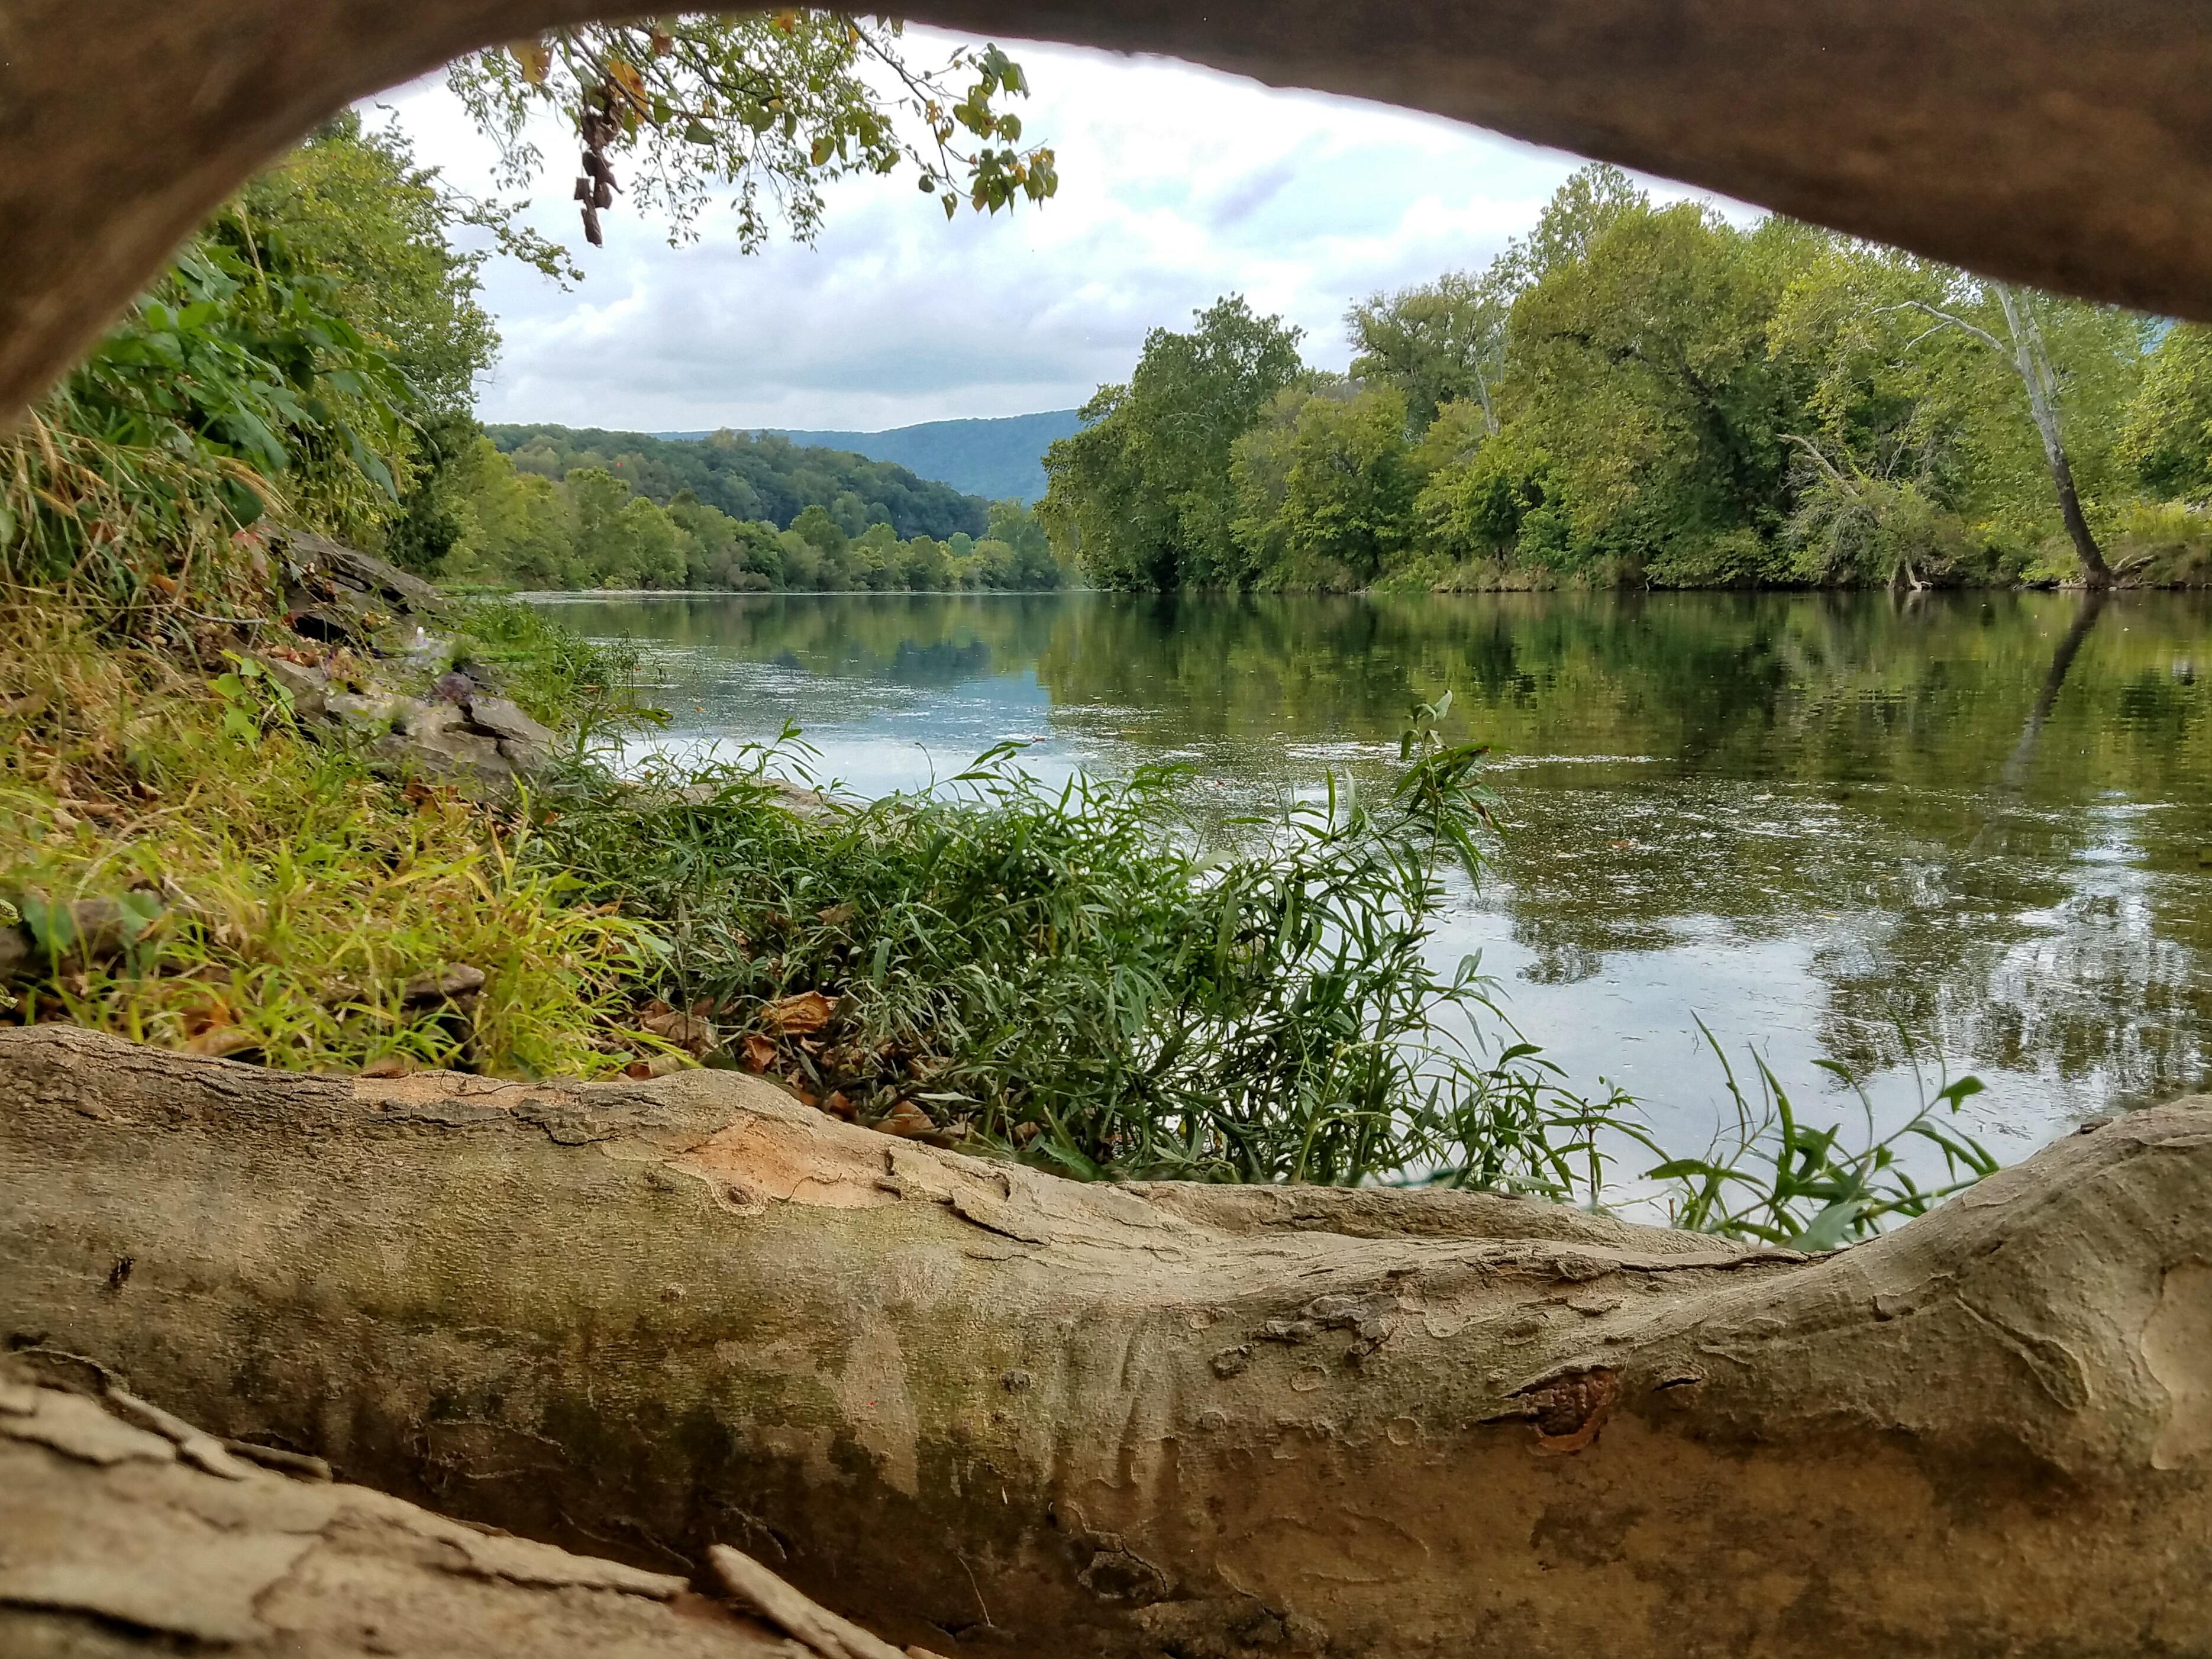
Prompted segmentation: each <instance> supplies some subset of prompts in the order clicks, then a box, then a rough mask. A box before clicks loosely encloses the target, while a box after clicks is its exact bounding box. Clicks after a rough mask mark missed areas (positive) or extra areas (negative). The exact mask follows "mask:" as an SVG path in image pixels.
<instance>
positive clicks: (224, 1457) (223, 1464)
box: [106, 1383, 246, 1480]
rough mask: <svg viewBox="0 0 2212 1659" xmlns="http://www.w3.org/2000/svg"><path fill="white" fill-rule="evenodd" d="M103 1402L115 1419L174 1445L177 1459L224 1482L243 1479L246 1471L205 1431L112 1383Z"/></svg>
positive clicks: (220, 1443) (218, 1441) (219, 1442)
mask: <svg viewBox="0 0 2212 1659" xmlns="http://www.w3.org/2000/svg"><path fill="white" fill-rule="evenodd" d="M106 1401H107V1403H108V1405H109V1406H111V1407H113V1408H114V1411H115V1414H116V1415H117V1416H118V1417H122V1418H126V1419H129V1420H130V1421H131V1422H133V1423H135V1424H137V1425H138V1426H139V1427H140V1428H142V1429H151V1430H152V1431H154V1432H155V1434H158V1435H160V1436H161V1438H162V1439H164V1440H167V1441H168V1442H170V1443H172V1444H173V1445H174V1446H175V1447H176V1449H177V1455H179V1457H182V1458H183V1459H184V1460H185V1462H187V1463H190V1464H191V1466H192V1467H193V1468H196V1469H203V1470H205V1471H206V1472H207V1473H208V1474H214V1475H220V1476H222V1479H224V1480H245V1479H246V1471H245V1470H244V1469H242V1468H240V1467H239V1466H238V1462H237V1460H236V1459H235V1458H234V1457H232V1456H231V1455H230V1454H229V1453H228V1452H227V1451H225V1450H224V1449H222V1442H221V1441H220V1440H217V1439H216V1437H214V1436H213V1435H211V1434H210V1433H208V1432H207V1431H206V1430H204V1429H196V1428H194V1427H193V1426H192V1425H191V1424H189V1423H187V1422H185V1419H183V1418H181V1417H178V1416H176V1415H174V1414H173V1413H169V1412H165V1411H163V1410H162V1409H161V1407H159V1406H156V1405H154V1404H152V1403H151V1402H149V1401H144V1400H141V1399H140V1398H139V1397H138V1396H137V1395H135V1394H126V1393H125V1392H124V1391H123V1390H122V1389H118V1388H117V1387H115V1386H114V1384H112V1383H110V1384H109V1385H108V1388H107V1392H106Z"/></svg>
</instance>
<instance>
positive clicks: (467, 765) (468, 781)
mask: <svg viewBox="0 0 2212 1659" xmlns="http://www.w3.org/2000/svg"><path fill="white" fill-rule="evenodd" d="M371 763H372V764H373V765H374V768H375V769H376V770H377V771H379V772H380V773H382V774H384V775H386V776H392V777H398V778H404V779H412V778H428V779H430V780H431V781H434V782H439V783H451V784H453V785H455V786H456V787H459V788H460V789H462V790H463V791H464V792H465V793H472V794H475V795H478V796H488V795H499V796H503V795H505V794H506V793H507V792H508V791H510V790H512V789H513V787H514V773H513V769H512V768H510V767H509V766H508V765H507V759H506V757H504V756H502V755H501V753H500V752H499V741H498V739H497V738H486V737H479V736H477V734H476V733H474V732H468V731H465V730H463V729H462V728H461V727H459V726H451V727H448V728H447V730H445V731H442V732H421V733H408V732H392V733H390V734H389V735H388V736H386V737H385V738H381V739H380V741H379V742H378V743H377V745H376V747H375V749H374V750H372V751H371Z"/></svg>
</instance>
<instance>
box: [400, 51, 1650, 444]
mask: <svg viewBox="0 0 2212 1659" xmlns="http://www.w3.org/2000/svg"><path fill="white" fill-rule="evenodd" d="M908 39H909V41H910V43H911V44H913V45H914V46H915V47H916V49H917V52H918V53H919V54H920V55H923V56H928V55H930V54H933V53H937V54H941V53H942V52H944V51H945V50H946V49H948V48H949V46H950V45H951V40H950V37H944V36H936V35H933V34H932V33H931V32H929V31H925V30H919V29H917V30H914V31H911V32H910V33H909V36H908ZM1010 49H1012V50H1013V51H1014V55H1015V56H1016V57H1017V58H1018V59H1019V60H1020V62H1021V63H1022V64H1023V66H1024V69H1025V70H1027V71H1028V74H1029V78H1030V86H1031V88H1033V91H1032V95H1031V96H1030V99H1029V100H1027V102H1026V104H1024V105H1022V106H1019V107H1020V110H1021V113H1022V118H1023V125H1024V129H1025V132H1024V137H1026V138H1029V139H1033V140H1040V141H1042V142H1045V143H1050V144H1051V145H1053V147H1054V149H1055V150H1056V151H1057V153H1058V155H1059V158H1060V180H1061V182H1060V194H1059V195H1058V196H1057V197H1054V199H1053V200H1051V201H1050V202H1048V203H1047V204H1044V205H1043V206H1042V208H1035V207H1030V206H1027V205H1024V207H1022V208H1021V209H1019V210H1018V211H1017V212H1015V213H1014V215H1013V216H1012V218H1011V220H1010V219H1009V217H1008V216H1007V215H1006V214H1004V213H1001V214H999V215H998V216H995V217H978V216H975V215H972V214H969V213H968V212H967V211H965V210H963V212H962V213H961V216H960V217H959V218H958V220H957V222H951V223H948V222H946V221H945V216H944V214H943V212H942V211H941V210H939V209H938V208H937V206H936V205H935V204H934V203H933V201H932V200H931V199H930V198H929V197H924V196H921V195H920V194H918V193H917V192H916V191H915V187H914V183H913V180H912V179H911V178H909V177H908V176H906V175H904V174H900V175H897V176H895V177H893V178H890V179H866V180H851V181H848V182H847V183H845V184H843V185H839V186H837V187H836V189H835V190H834V191H831V192H830V193H829V197H828V201H829V212H828V215H827V223H826V225H825V226H824V228H823V234H822V235H821V238H820V240H819V241H818V242H817V245H816V246H813V247H811V248H806V247H799V246H792V245H791V244H789V243H788V242H783V243H781V244H779V245H777V246H774V247H772V248H771V249H769V251H768V252H765V253H763V254H758V255H751V256H747V255H742V254H740V253H739V252H738V249H737V244H736V239H735V237H734V235H733V234H732V233H731V231H730V229H729V227H728V222H727V221H726V220H725V219H721V218H720V217H718V216H715V215H713V214H709V215H708V216H707V217H705V218H704V219H703V220H702V223H701V226H700V229H701V232H702V234H701V236H700V239H699V240H698V241H696V243H692V244H689V245H687V246H682V247H678V248H671V247H670V246H667V242H666V240H665V226H664V225H662V224H660V223H659V222H650V221H641V220H640V219H639V218H636V217H634V216H628V215H627V214H626V213H625V211H624V210H623V208H622V207H621V206H620V205H619V204H618V205H617V208H616V210H614V211H613V212H612V213H611V214H609V215H608V216H607V246H605V248H603V249H599V248H592V247H589V246H585V245H584V244H583V242H582V240H581V237H580V234H579V232H578V227H577V224H576V219H575V214H574V209H573V208H572V207H571V206H569V205H568V202H567V197H568V181H569V173H570V171H571V170H572V169H571V166H570V161H569V157H568V150H569V149H570V148H571V144H570V143H568V142H566V141H564V140H562V137H561V136H560V135H559V133H558V132H557V131H549V133H548V134H547V135H546V137H545V140H544V143H542V148H543V149H544V151H545V153H546V154H547V155H548V156H549V157H551V158H552V161H551V166H552V168H553V170H554V173H555V174H556V175H557V176H552V177H549V178H547V179H543V180H541V181H540V182H539V183H538V185H537V186H536V188H535V189H534V191H532V195H533V197H534V200H535V203H536V206H535V207H534V208H533V210H532V215H531V217H532V220H533V221H534V222H536V223H537V224H538V226H539V228H542V229H544V231H546V232H547V233H548V234H552V235H555V236H557V237H559V238H561V239H562V240H565V241H567V242H568V243H569V244H570V245H571V246H572V247H573V248H574V251H575V252H576V254H577V258H578V260H579V263H580V264H581V265H582V266H583V267H584V270H585V271H586V280H585V281H584V282H583V283H580V284H579V285H577V286H576V287H575V288H574V289H573V290H572V291H570V292H567V293H563V292H562V290H561V289H559V288H557V287H556V286H555V285H554V284H552V283H549V282H547V281H546V280H545V279H544V278H543V277H541V276H538V275H537V274H536V273H535V272H533V271H530V270H525V269H522V268H521V267H520V266H517V265H515V264H512V263H511V262H509V263H504V264H502V263H500V262H495V263H494V264H492V265H490V266H489V267H488V268H487V270H486V289H487V298H488V301H489V305H490V307H491V309H492V311H493V312H494V313H495V315H496V316H497V317H498V319H499V323H500V328H501V333H502V335H503V336H504V337H505V341H506V348H505V350H504V353H503V354H502V356H501V362H500V363H499V366H498V367H497V368H496V369H495V371H494V372H493V374H492V375H491V376H490V377H489V380H487V381H486V383H485V384H484V385H483V387H482V388H481V392H480V400H479V402H480V408H479V412H480V413H481V415H482V416H483V418H485V419H486V420H494V421H502V420H504V421H555V422H563V423H566V424H569V425H578V426H582V425H590V426H604V427H611V428H626V429H633V430H646V431H669V430H692V429H698V428H714V427H720V426H736V427H757V426H775V427H828V428H851V429H859V430H875V429H878V428H884V427H891V426H900V425H904V424H907V423H908V422H915V421H930V420H941V419H946V418H950V417H953V416H994V415H1020V414H1027V413H1030V412H1031V411H1033V410H1047V409H1066V408H1068V407H1071V406H1073V405H1074V404H1079V403H1081V402H1082V401H1083V400H1084V399H1085V398H1087V397H1089V396H1090V394H1091V391H1092V390H1093V389H1094V388H1095V387H1096V386H1097V385H1098V384H1099V383H1100V382H1102V381H1104V380H1121V379H1125V378H1126V377H1127V374H1128V373H1129V370H1130V368H1131V366H1132V365H1133V363H1134V362H1136V358H1137V353H1138V351H1139V348H1140V347H1141V346H1142V343H1143V341H1144V337H1145V333H1146V330H1148V329H1150V328H1152V327H1154V326H1156V325H1161V324H1165V325H1169V326H1182V325H1185V324H1187V323H1188V320H1189V317H1190V313H1191V312H1192V311H1193V310H1194V308H1196V307H1202V306H1205V305H1206V304H1208V303H1210V302H1211V301H1212V300H1213V299H1214V298H1215V297H1216V296H1217V295H1221V294H1225V293H1228V292H1231V291H1238V292H1242V293H1243V294H1244V295H1247V296H1248V297H1249V299H1250V301H1252V303H1253V305H1254V306H1255V307H1256V308H1258V309H1260V310H1262V311H1271V312H1277V313H1281V314H1282V315H1283V316H1285V317H1286V318H1288V319H1290V320H1291V321H1292V322H1295V323H1297V324H1298V325H1301V326H1302V327H1303V328H1304V329H1305V331H1306V340H1305V351H1306V356H1307V358H1308V360H1309V361H1310V362H1315V363H1318V364H1322V365H1324V366H1327V367H1330V368H1341V367H1343V366H1344V362H1345V360H1346V356H1348V352H1347V350H1346V346H1345V343H1344V337H1343V324H1342V318H1343V314H1344V310H1345V307H1346V304H1347V303H1348V302H1349V301H1351V300H1352V299H1353V298H1355V297H1358V296H1363V295H1367V294H1369V293H1371V292H1373V291H1375V290H1376V289H1391V288H1396V287H1401V286H1403V285H1405V284H1407V283H1415V282H1421V281H1425V280H1426V279H1428V278H1430V277H1431V276H1435V275H1436V274H1437V273H1438V272H1439V271H1442V270H1449V269H1452V268H1455V267H1462V266H1470V265H1480V264H1483V263H1485V262H1486V261H1487V260H1488V259H1489V258H1491V257H1492V255H1493V254H1494V253H1496V252H1498V249H1499V248H1500V247H1502V246H1504V243H1505V242H1506V241H1507V240H1510V238H1511V237H1513V236H1514V235H1516V234H1519V233H1520V232H1522V231H1523V230H1525V229H1526V228H1528V226H1529V225H1530V224H1531V223H1532V222H1534V219H1535V216H1536V215H1537V213H1538V212H1539V211H1540V210H1541V208H1542V206H1543V204H1544V202H1545V200H1546V199H1547V197H1549V196H1550V195H1551V193H1552V191H1553V190H1554V189H1556V188H1557V187H1558V185H1559V182H1560V181H1561V180H1562V179H1565V177H1566V175H1567V174H1568V173H1570V172H1571V171H1572V169H1573V167H1575V165H1576V163H1575V161H1573V159H1572V158H1571V157H1568V156H1565V155H1559V154H1558V153H1556V152H1552V151H1547V150H1540V149H1534V148H1532V147H1531V146H1528V145H1525V144H1520V143H1511V142H1509V141H1507V140H1504V139H1502V138H1498V137H1492V136H1491V135H1489V134H1486V133H1483V132H1480V131H1476V130H1474V129H1473V128H1470V127H1464V126H1460V125H1455V124H1454V123H1452V122H1449V121H1443V120H1438V119H1435V118H1431V117H1426V116H1419V115H1413V114H1409V113H1407V112H1403V111H1400V110H1395V109H1390V108H1388V107H1385V106H1378V105H1372V104H1364V103H1360V102H1357V101H1354V100H1348V99H1340V98H1331V97H1324V96H1322V95H1321V94H1312V93H1286V92H1273V91H1270V90H1268V89H1267V88H1262V87H1261V86H1259V85H1257V84H1255V83H1254V82H1249V81H1244V80H1240V79H1237V78H1236V77H1233V76H1224V75H1218V74H1214V73H1212V72H1211V71H1209V70H1198V69H1193V68H1190V67H1188V65H1184V64H1176V63H1173V62H1170V61H1167V60H1162V59H1150V58H1121V57H1117V56H1114V55H1111V54H1108V53H1103V52H1088V51H1079V50H1076V49H1073V48H1068V47H1060V46H1035V45H1030V46H1020V47H1018V48H1010ZM376 103H377V105H378V106H380V109H379V108H365V109H364V114H366V115H367V116H368V118H370V119H371V120H372V121H382V120H386V119H396V120H397V121H398V123H399V124H400V125H402V126H403V127H404V128H405V129H406V131H408V132H409V133H410V135H411V136H412V137H413V138H414V140H415V142H416V149H417V154H418V155H419V157H420V159H422V161H426V162H435V163H437V164H439V165H441V166H442V167H444V168H445V170H446V172H447V174H448V176H449V177H451V178H452V179H453V181H454V182H455V183H456V184H458V185H461V186H463V187H464V188H467V189H471V190H477V191H488V190H489V188H490V187H491V183H492V179H491V167H492V162H493V160H494V156H493V152H492V149H491V148H490V146H489V143H487V142H486V141H484V140H483V139H482V138H480V137H477V134H476V133H475V131H474V130H473V129H472V128H471V126H470V125H469V123H468V121H467V119H466V118H465V116H464V115H463V114H462V113H461V112H460V109H459V106H458V104H457V103H456V102H455V101H454V100H453V98H452V96H451V95H450V94H448V93H447V92H446V90H445V89H444V87H443V85H442V84H441V82H439V81H438V80H436V79H435V78H434V79H432V80H428V81H425V82H418V83H416V85H414V86H411V87H409V88H404V89H401V90H399V91H398V92H395V93H391V94H386V95H385V96H384V97H383V98H382V99H380V100H376ZM1668 193H1669V194H1673V193H1678V192H1671V191H1670V192H1668Z"/></svg>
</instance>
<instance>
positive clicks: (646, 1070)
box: [623, 1054, 684, 1083]
mask: <svg viewBox="0 0 2212 1659" xmlns="http://www.w3.org/2000/svg"><path fill="white" fill-rule="evenodd" d="M682 1070H684V1056H683V1055H681V1054H655V1055H653V1058H652V1059H650V1060H632V1061H630V1063H629V1065H627V1066H623V1076H624V1077H628V1078H635V1079H637V1080H638V1081H639V1082H641V1083H644V1082H650V1081H651V1080H652V1079H654V1078H657V1077H666V1076H667V1075H668V1074H669V1073H671V1072H680V1071H682Z"/></svg>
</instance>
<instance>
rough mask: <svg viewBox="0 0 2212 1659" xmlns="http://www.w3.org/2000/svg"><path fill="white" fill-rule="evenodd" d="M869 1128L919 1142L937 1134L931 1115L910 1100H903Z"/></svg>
mask: <svg viewBox="0 0 2212 1659" xmlns="http://www.w3.org/2000/svg"><path fill="white" fill-rule="evenodd" d="M868 1127H871V1128H872V1129H875V1130H877V1131H878V1132H879V1133H884V1134H887V1135H896V1136H898V1137H899V1139H902V1140H919V1139H921V1138H922V1137H923V1136H925V1135H933V1134H935V1133H937V1125H936V1123H935V1122H934V1121H932V1119H931V1118H930V1115H929V1114H928V1113H927V1112H925V1111H923V1110H922V1109H921V1107H919V1106H917V1105H915V1103H913V1102H912V1101H910V1100H902V1101H901V1102H899V1103H898V1104H897V1105H896V1106H894V1107H892V1108H891V1109H890V1111H888V1112H886V1113H884V1115H883V1116H881V1117H879V1118H878V1119H877V1120H876V1121H874V1122H873V1123H872V1124H870V1125H869V1126H868Z"/></svg>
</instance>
